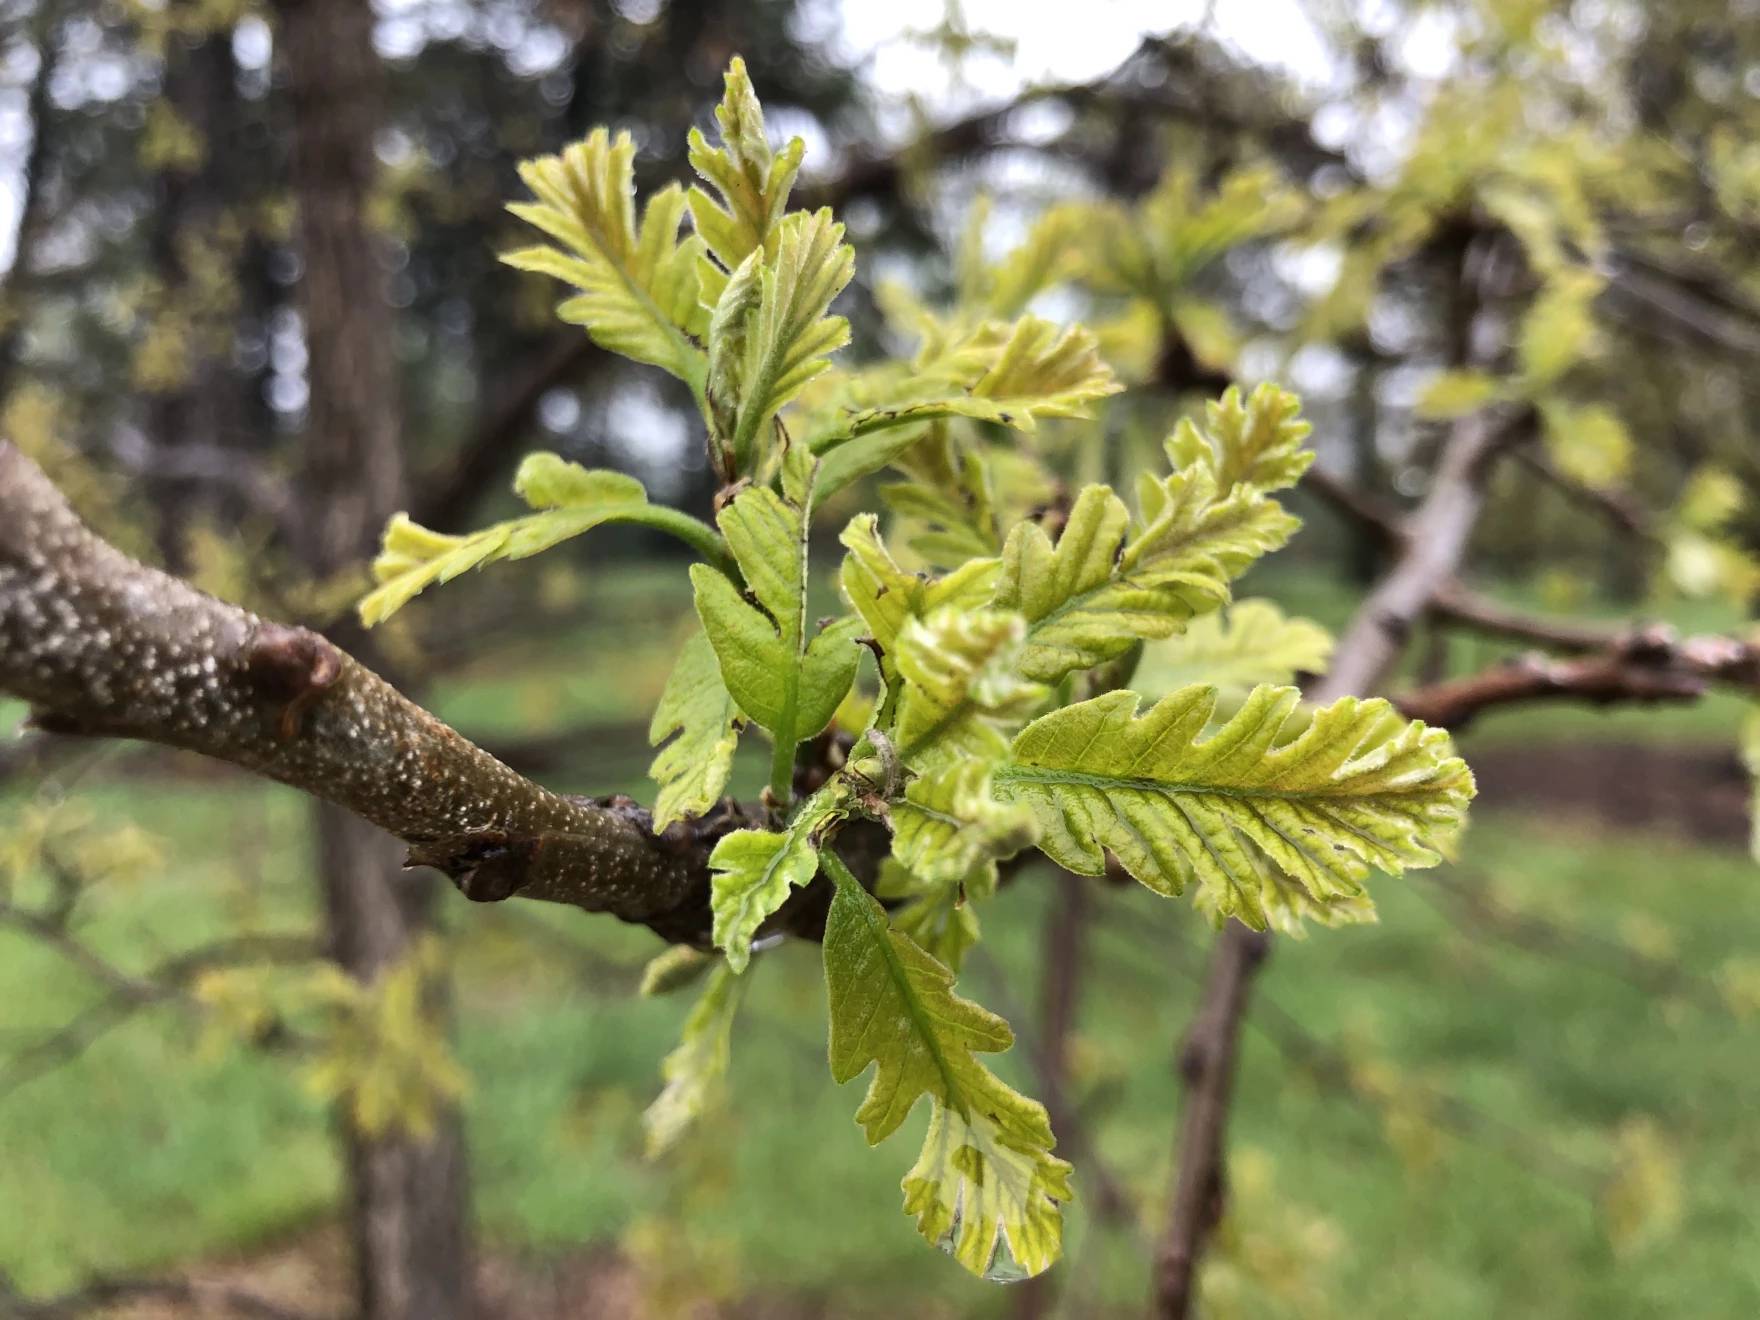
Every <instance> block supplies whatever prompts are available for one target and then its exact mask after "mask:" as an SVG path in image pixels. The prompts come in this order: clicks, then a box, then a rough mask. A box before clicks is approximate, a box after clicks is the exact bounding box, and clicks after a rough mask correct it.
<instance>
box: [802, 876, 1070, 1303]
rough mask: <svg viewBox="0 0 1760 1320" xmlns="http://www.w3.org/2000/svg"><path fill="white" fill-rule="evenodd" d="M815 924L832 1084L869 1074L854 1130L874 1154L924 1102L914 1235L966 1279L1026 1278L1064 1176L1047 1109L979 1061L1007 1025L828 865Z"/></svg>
mask: <svg viewBox="0 0 1760 1320" xmlns="http://www.w3.org/2000/svg"><path fill="white" fill-rule="evenodd" d="M826 869H827V871H829V872H830V873H831V875H832V877H833V879H834V880H835V881H836V885H837V889H836V893H835V895H834V896H833V897H832V900H831V911H830V914H829V915H828V917H827V918H826V922H825V948H824V956H825V985H826V992H827V998H828V1000H829V1004H830V1017H831V1075H832V1077H834V1078H835V1079H836V1080H837V1081H838V1082H840V1083H842V1082H848V1081H850V1080H852V1079H854V1078H855V1077H858V1076H860V1075H861V1074H862V1073H863V1072H865V1071H867V1070H868V1068H869V1067H870V1066H872V1067H873V1069H874V1076H873V1080H872V1081H871V1082H870V1083H869V1086H868V1091H867V1094H866V1096H865V1097H864V1098H863V1100H862V1104H861V1107H860V1108H859V1109H857V1111H856V1122H857V1123H859V1124H860V1125H861V1127H862V1130H863V1132H864V1133H865V1134H866V1135H867V1138H868V1142H869V1144H870V1145H876V1144H878V1143H879V1142H880V1141H882V1140H884V1139H885V1138H886V1137H887V1136H889V1135H891V1134H892V1133H893V1132H895V1131H896V1130H897V1129H898V1127H899V1125H900V1124H901V1123H903V1122H904V1120H905V1117H906V1115H907V1114H909V1113H910V1111H911V1109H912V1108H913V1107H914V1106H915V1105H916V1103H917V1101H918V1100H920V1099H921V1098H922V1097H924V1096H928V1097H929V1099H930V1102H931V1106H932V1108H931V1115H930V1120H929V1134H928V1139H927V1141H926V1142H925V1143H924V1146H923V1152H922V1154H921V1155H920V1156H919V1157H918V1159H917V1162H916V1163H915V1164H914V1165H913V1166H912V1168H911V1170H910V1172H909V1173H907V1174H906V1175H905V1180H904V1192H905V1209H906V1211H907V1212H908V1213H911V1214H914V1215H915V1216H916V1217H917V1228H918V1231H919V1232H921V1233H922V1234H923V1236H924V1237H926V1238H927V1239H929V1240H930V1241H931V1242H935V1243H938V1244H940V1245H942V1246H943V1247H944V1248H945V1249H946V1250H948V1251H949V1252H950V1253H951V1254H952V1255H953V1256H954V1258H955V1259H957V1260H958V1261H959V1262H960V1264H962V1265H964V1266H965V1267H966V1268H967V1269H968V1270H970V1271H972V1273H974V1274H981V1275H991V1276H993V1277H1007V1276H1009V1275H1021V1274H1024V1275H1031V1274H1037V1273H1040V1272H1041V1271H1043V1270H1045V1269H1046V1268H1048V1267H1049V1266H1050V1265H1051V1264H1052V1263H1053V1262H1054V1261H1055V1260H1056V1259H1057V1256H1058V1254H1059V1252H1060V1250H1061V1239H1062V1212H1061V1208H1060V1207H1061V1205H1062V1203H1063V1202H1065V1201H1068V1200H1069V1199H1070V1198H1071V1188H1070V1185H1069V1174H1070V1167H1069V1165H1068V1164H1066V1163H1065V1162H1064V1161H1062V1160H1060V1159H1058V1158H1057V1157H1056V1156H1054V1155H1053V1154H1052V1153H1051V1150H1052V1147H1053V1145H1054V1139H1053V1137H1052V1135H1051V1125H1050V1122H1049V1120H1048V1119H1047V1118H1046V1115H1045V1108H1044V1106H1043V1105H1040V1104H1038V1103H1037V1102H1036V1101H1033V1100H1029V1099H1027V1098H1026V1097H1025V1096H1023V1095H1021V1094H1020V1093H1018V1092H1016V1091H1014V1090H1011V1089H1010V1088H1009V1087H1008V1086H1006V1085H1004V1084H1003V1082H1002V1081H1001V1080H1000V1079H999V1078H997V1076H996V1075H995V1074H994V1073H992V1072H991V1071H990V1070H989V1069H988V1068H986V1067H985V1066H984V1065H983V1064H982V1063H980V1062H979V1061H978V1058H977V1054H978V1053H993V1052H996V1051H999V1050H1005V1049H1007V1048H1008V1047H1009V1046H1010V1045H1011V1044H1013V1042H1014V1037H1013V1033H1011V1032H1010V1031H1009V1029H1008V1024H1007V1023H1006V1022H1004V1021H1003V1020H1002V1019H1001V1018H999V1017H997V1016H996V1015H995V1014H993V1013H990V1012H988V1011H986V1010H985V1009H983V1008H980V1007H979V1006H978V1005H977V1004H974V1003H972V1002H971V1001H970V1000H967V999H962V998H960V997H959V996H957V995H955V994H954V993H953V974H952V973H951V972H949V971H948V970H947V968H946V967H944V966H942V965H941V964H940V963H938V962H936V961H935V959H933V958H931V957H930V956H929V955H928V954H927V953H925V952H924V951H923V950H922V949H921V948H919V947H918V946H917V945H916V944H915V943H913V942H912V941H911V940H910V939H909V938H908V937H907V936H905V935H903V934H901V933H900V932H899V931H897V930H895V929H893V928H892V927H891V926H890V925H888V923H887V919H886V912H885V909H883V908H882V907H881V906H880V904H879V903H878V902H876V901H875V900H874V898H873V897H872V896H870V895H869V894H867V893H866V892H864V891H863V889H862V888H861V886H860V885H859V884H858V883H857V882H856V880H855V878H854V877H853V876H852V875H850V873H849V871H848V869H847V868H845V867H844V866H843V864H842V862H841V861H839V860H838V859H837V857H836V856H835V855H834V854H830V853H827V854H826Z"/></svg>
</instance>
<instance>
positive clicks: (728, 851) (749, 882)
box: [709, 789, 843, 972]
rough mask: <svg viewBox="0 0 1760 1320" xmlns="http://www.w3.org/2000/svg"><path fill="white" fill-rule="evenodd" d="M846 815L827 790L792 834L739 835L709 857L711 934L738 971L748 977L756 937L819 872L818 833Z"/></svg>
mask: <svg viewBox="0 0 1760 1320" xmlns="http://www.w3.org/2000/svg"><path fill="white" fill-rule="evenodd" d="M842 814H843V805H842V798H841V795H840V793H839V792H834V791H831V790H826V789H822V790H821V791H820V792H819V793H817V794H815V795H814V796H813V797H811V798H809V799H807V801H806V802H805V803H803V804H802V805H801V809H800V811H799V812H798V813H796V815H795V819H794V821H793V823H792V824H790V825H789V827H788V829H787V830H783V831H777V830H735V831H734V832H733V833H732V834H729V835H727V836H726V837H725V838H723V839H722V840H721V841H720V842H719V843H717V844H716V845H715V850H714V851H713V852H712V853H710V854H709V870H710V872H711V876H710V880H709V906H710V909H711V911H712V912H713V914H714V922H713V926H712V929H711V932H710V933H711V938H713V939H714V941H715V946H716V947H717V948H718V949H720V950H721V951H722V952H723V953H725V954H726V955H727V965H728V966H729V967H731V968H733V970H734V971H736V972H743V971H745V969H746V964H747V963H748V962H749V961H750V960H751V956H752V937H753V936H754V935H756V934H757V933H758V927H759V926H761V925H763V924H764V921H765V920H766V918H768V917H769V916H770V915H771V914H772V913H773V912H775V911H776V910H777V909H778V908H779V907H781V906H782V904H783V901H784V900H785V899H787V897H788V891H789V890H790V889H793V888H795V887H797V886H799V885H804V884H806V883H807V882H808V881H809V880H811V879H812V878H813V876H814V875H815V874H816V873H817V872H818V870H819V843H818V833H819V831H821V830H823V829H824V828H825V826H826V825H828V824H829V823H830V822H831V821H833V820H834V819H836V818H837V817H839V816H841V815H842Z"/></svg>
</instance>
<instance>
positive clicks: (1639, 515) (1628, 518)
mask: <svg viewBox="0 0 1760 1320" xmlns="http://www.w3.org/2000/svg"><path fill="white" fill-rule="evenodd" d="M1515 460H1516V462H1518V463H1520V464H1521V465H1522V466H1523V467H1525V468H1527V469H1528V471H1530V472H1532V473H1533V474H1534V475H1535V476H1537V477H1539V478H1540V479H1541V480H1542V481H1544V482H1545V483H1546V484H1547V485H1549V486H1551V487H1552V488H1553V489H1554V490H1556V491H1558V492H1559V493H1560V494H1561V495H1563V496H1564V497H1565V498H1566V499H1568V500H1570V501H1571V503H1573V504H1576V505H1579V506H1580V507H1582V508H1585V509H1588V510H1589V511H1590V512H1591V513H1594V514H1596V515H1598V516H1599V517H1601V518H1603V519H1605V520H1606V522H1607V523H1608V524H1609V525H1610V526H1611V527H1612V528H1613V529H1614V531H1616V532H1618V533H1620V534H1621V535H1622V536H1625V537H1629V538H1631V539H1633V540H1636V541H1639V542H1641V543H1642V544H1643V545H1644V546H1645V547H1646V548H1647V549H1650V550H1656V549H1660V548H1661V546H1662V536H1661V534H1660V533H1659V532H1657V530H1656V528H1655V526H1654V525H1653V523H1652V520H1651V517H1650V514H1649V513H1648V512H1647V511H1646V510H1645V509H1644V507H1643V506H1642V505H1641V504H1640V503H1639V502H1638V501H1637V499H1635V498H1634V497H1633V496H1632V494H1631V493H1630V492H1629V491H1623V490H1613V489H1610V488H1607V487H1603V486H1591V485H1589V484H1588V483H1586V482H1582V481H1578V480H1577V479H1576V478H1575V477H1571V476H1567V475H1566V474H1565V473H1563V472H1561V471H1559V469H1558V466H1557V465H1556V464H1555V463H1553V462H1552V460H1551V459H1549V458H1547V457H1546V455H1545V454H1544V453H1543V452H1542V451H1540V450H1538V449H1535V448H1533V447H1527V448H1523V449H1520V450H1517V451H1516V454H1515Z"/></svg>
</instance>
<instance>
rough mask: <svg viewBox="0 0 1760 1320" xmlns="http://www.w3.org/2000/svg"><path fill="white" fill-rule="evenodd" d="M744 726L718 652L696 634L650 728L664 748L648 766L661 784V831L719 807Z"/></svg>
mask: <svg viewBox="0 0 1760 1320" xmlns="http://www.w3.org/2000/svg"><path fill="white" fill-rule="evenodd" d="M740 727H741V725H740V718H739V707H738V706H737V705H736V704H735V702H734V700H733V697H732V696H731V695H730V694H729V693H728V691H727V685H726V684H725V683H723V682H722V681H721V667H720V665H719V664H718V663H717V661H716V658H715V650H714V648H713V647H711V646H710V645H709V639H708V638H707V637H706V636H704V635H703V634H702V633H700V632H697V633H692V634H691V637H690V640H689V641H687V642H686V643H685V644H684V649H683V650H681V651H680V652H679V655H678V660H677V661H676V662H675V663H674V664H673V667H672V674H671V676H670V677H669V678H668V679H667V680H666V689H665V691H663V692H662V693H661V694H660V704H659V705H658V706H656V707H655V708H654V718H653V720H652V721H651V722H650V723H649V725H648V742H649V744H650V745H652V746H655V747H659V748H660V750H659V752H658V753H657V754H656V755H655V757H654V763H653V764H652V765H650V766H649V767H648V774H649V776H650V777H651V778H652V779H653V780H654V782H655V783H656V784H658V785H659V786H660V796H659V798H658V799H657V800H656V801H655V803H654V831H655V833H659V832H661V831H663V830H664V829H665V828H666V827H667V826H668V825H670V824H672V822H673V821H675V820H682V819H684V817H686V816H700V815H702V814H703V813H704V812H705V811H707V810H708V809H709V808H710V807H712V806H714V805H715V800H716V799H717V798H719V797H720V796H721V790H722V789H723V788H724V787H725V786H726V784H727V776H728V775H729V773H731V771H732V770H733V753H734V749H735V748H736V747H738V745H739V731H740ZM662 744H664V745H662Z"/></svg>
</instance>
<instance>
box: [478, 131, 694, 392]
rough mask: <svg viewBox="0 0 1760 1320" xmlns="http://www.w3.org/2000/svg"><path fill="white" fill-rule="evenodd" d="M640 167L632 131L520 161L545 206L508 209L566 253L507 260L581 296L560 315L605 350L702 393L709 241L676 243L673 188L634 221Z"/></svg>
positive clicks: (519, 254) (678, 197)
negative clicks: (702, 271) (703, 284)
mask: <svg viewBox="0 0 1760 1320" xmlns="http://www.w3.org/2000/svg"><path fill="white" fill-rule="evenodd" d="M634 161H635V142H634V140H633V139H632V138H631V137H630V135H629V134H628V133H619V134H618V135H617V136H616V137H615V138H613V137H612V136H611V135H610V133H609V132H608V131H607V130H606V129H603V128H597V129H594V130H593V132H592V133H590V134H589V135H588V136H587V137H586V139H585V140H584V141H581V142H577V143H575V144H574V145H573V146H571V147H568V148H567V149H566V150H564V151H563V152H562V153H561V154H560V155H556V156H542V157H539V158H538V159H536V160H529V161H525V162H524V163H522V164H521V165H520V167H519V172H520V178H521V179H523V180H524V181H525V183H526V186H527V187H528V188H530V189H531V190H532V192H533V193H534V194H535V195H536V196H537V198H538V200H537V201H536V202H516V203H514V204H513V205H511V206H510V207H508V209H509V210H510V211H512V212H513V213H514V214H515V215H517V216H518V217H519V218H520V219H522V220H524V221H526V222H527V223H529V224H531V225H534V226H536V227H537V228H538V229H541V230H543V231H544V232H545V233H546V234H548V235H549V236H550V237H551V238H553V239H555V240H556V241H557V243H558V244H559V245H560V246H557V247H551V246H537V247H529V248H521V249H519V250H517V251H514V252H509V253H507V254H506V255H505V256H503V257H502V260H503V261H505V262H507V264H508V265H510V266H513V267H515V268H517V269H519V270H530V271H537V272H539V273H541V274H545V275H550V276H552V277H554V278H555V279H559V280H562V281H563V282H564V283H567V284H572V285H573V286H574V287H575V288H577V289H579V290H580V293H579V294H578V295H577V296H575V297H573V298H570V299H569V300H568V301H567V302H565V303H563V304H562V306H561V307H560V308H559V309H558V311H557V314H558V315H559V316H560V317H561V318H562V319H563V320H565V321H568V322H570V323H571V324H575V325H580V326H584V327H585V328H586V331H587V333H588V334H589V335H591V336H592V339H593V342H594V343H596V344H598V345H599V346H600V347H601V348H605V349H609V350H610V351H611V352H613V353H621V354H622V355H623V356H625V357H628V358H633V359H635V360H636V361H637V362H647V363H650V364H652V365H654V366H657V367H662V368H664V369H665V370H667V371H670V372H671V373H672V374H673V375H675V376H677V377H679V378H680V379H682V380H684V381H686V382H688V383H691V384H692V385H693V386H694V387H696V388H701V385H702V381H703V375H704V371H705V368H706V365H707V364H706V360H705V358H704V355H703V349H702V346H701V340H702V338H703V336H704V335H705V334H706V333H707V331H708V328H709V325H708V313H707V311H706V310H705V308H704V307H703V304H702V302H701V300H700V298H699V290H698V270H697V266H698V262H699V261H700V260H701V258H702V254H703V251H704V247H703V240H702V239H701V238H699V237H696V236H694V235H693V236H690V237H687V238H685V239H683V240H682V241H681V240H680V239H679V236H678V230H679V224H680V223H681V222H682V221H683V219H684V209H685V195H684V191H683V189H681V188H679V187H678V185H676V184H672V185H669V186H668V187H666V188H663V189H662V190H661V191H660V192H658V193H656V194H655V195H654V196H653V197H652V198H650V199H649V201H648V204H647V207H646V208H645V209H644V210H643V212H642V219H641V223H640V224H639V225H638V224H637V223H636V216H635V167H634Z"/></svg>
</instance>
